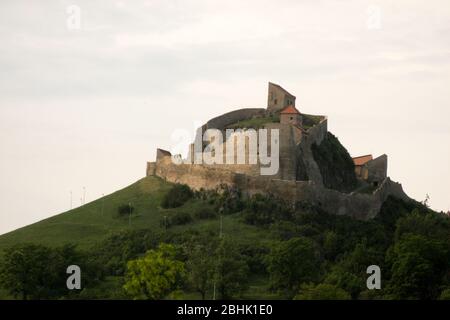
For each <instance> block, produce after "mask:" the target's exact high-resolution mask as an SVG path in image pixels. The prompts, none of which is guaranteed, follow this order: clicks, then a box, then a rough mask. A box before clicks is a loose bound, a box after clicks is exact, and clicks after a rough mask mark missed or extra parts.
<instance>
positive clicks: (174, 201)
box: [161, 184, 194, 208]
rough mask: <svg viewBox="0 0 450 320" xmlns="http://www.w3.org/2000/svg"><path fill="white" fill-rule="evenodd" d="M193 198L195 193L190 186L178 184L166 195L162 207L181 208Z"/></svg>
mask: <svg viewBox="0 0 450 320" xmlns="http://www.w3.org/2000/svg"><path fill="white" fill-rule="evenodd" d="M193 197H194V192H193V191H192V190H191V188H189V186H187V185H185V184H176V185H174V186H173V187H172V188H171V189H170V190H169V192H167V193H166V194H165V195H164V197H163V199H162V203H161V206H162V207H163V208H177V207H181V206H182V205H183V204H185V203H186V202H187V201H188V200H190V199H192V198H193Z"/></svg>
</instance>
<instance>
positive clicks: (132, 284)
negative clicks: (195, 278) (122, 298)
mask: <svg viewBox="0 0 450 320" xmlns="http://www.w3.org/2000/svg"><path fill="white" fill-rule="evenodd" d="M184 274H185V270H184V263H183V262H181V261H179V260H177V259H176V250H175V247H174V246H173V245H170V244H165V243H161V244H160V245H159V247H158V249H157V250H150V251H148V252H147V253H146V254H145V256H143V257H142V258H138V259H136V260H131V261H129V262H128V264H127V271H126V275H125V279H126V282H125V285H124V289H125V291H126V292H127V293H128V294H129V295H130V296H131V297H132V298H134V299H151V300H161V299H164V298H165V297H167V296H168V295H170V294H174V293H176V291H177V290H178V289H179V288H180V286H181V284H182V282H183V278H184Z"/></svg>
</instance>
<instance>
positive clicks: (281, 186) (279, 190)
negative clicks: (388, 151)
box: [147, 157, 410, 220]
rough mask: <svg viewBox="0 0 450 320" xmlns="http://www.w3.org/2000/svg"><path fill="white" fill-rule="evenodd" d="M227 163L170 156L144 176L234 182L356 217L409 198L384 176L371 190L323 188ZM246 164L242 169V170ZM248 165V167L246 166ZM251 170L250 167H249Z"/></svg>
mask: <svg viewBox="0 0 450 320" xmlns="http://www.w3.org/2000/svg"><path fill="white" fill-rule="evenodd" d="M226 167H227V165H224V166H223V167H222V166H221V167H220V168H217V166H216V165H214V166H205V165H195V164H194V165H191V164H179V165H177V164H174V163H172V160H171V158H170V157H164V158H162V159H160V160H158V161H157V162H149V163H148V164H147V176H152V175H155V176H158V177H160V178H162V179H164V180H166V181H168V182H172V183H183V184H187V185H189V186H190V187H191V188H192V189H195V190H199V189H201V188H203V189H215V188H217V187H219V186H220V185H221V184H226V185H229V186H236V187H238V188H239V189H240V190H241V191H242V192H243V195H244V196H251V195H254V194H256V193H263V194H272V195H274V196H275V197H277V198H280V199H283V200H285V201H288V202H291V203H292V204H295V203H296V202H299V201H302V202H303V201H304V202H309V203H311V204H314V205H316V206H318V207H320V208H321V209H323V210H324V211H326V212H328V213H330V214H337V215H348V216H351V217H354V218H356V219H361V220H367V219H372V218H374V217H375V216H376V215H377V214H378V213H379V212H380V209H381V206H382V205H383V203H384V201H386V199H387V198H388V196H390V195H392V196H395V197H397V198H400V199H403V200H406V201H409V200H410V198H409V197H408V196H407V195H406V194H405V193H404V191H403V189H402V186H401V184H399V183H396V182H393V181H391V180H390V179H389V178H386V179H385V180H384V181H383V183H382V184H381V185H380V186H379V187H378V189H376V191H375V192H374V193H372V194H363V193H349V194H347V193H341V192H339V191H336V190H332V189H327V188H324V187H323V186H322V185H320V184H317V183H315V182H314V181H293V180H280V179H272V178H271V177H269V176H250V175H247V174H245V173H237V172H235V170H236V168H233V169H227V168H226ZM244 167H245V165H244V166H243V168H242V170H243V171H244V172H245V168H244ZM247 169H249V168H247ZM249 170H251V169H249Z"/></svg>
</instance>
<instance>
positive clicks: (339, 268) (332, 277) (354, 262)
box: [325, 241, 384, 299]
mask: <svg viewBox="0 0 450 320" xmlns="http://www.w3.org/2000/svg"><path fill="white" fill-rule="evenodd" d="M383 259H384V257H383V254H382V253H381V252H379V251H377V250H375V249H374V248H372V247H369V246H367V244H366V242H365V241H363V242H361V243H358V244H356V246H355V248H354V249H353V250H352V251H350V252H348V253H346V254H345V255H344V256H343V257H342V258H341V259H340V260H339V261H338V263H337V264H335V265H334V266H333V267H332V268H331V271H330V272H329V273H328V274H327V276H326V277H325V282H326V283H329V284H333V285H336V286H337V287H339V288H342V289H343V290H345V291H346V292H348V293H350V295H351V297H352V299H357V298H358V296H359V294H360V292H361V291H363V290H365V289H366V279H367V273H366V271H367V267H368V266H370V265H380V266H381V265H382V262H383Z"/></svg>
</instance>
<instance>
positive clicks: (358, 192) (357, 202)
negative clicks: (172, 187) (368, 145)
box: [147, 82, 410, 219]
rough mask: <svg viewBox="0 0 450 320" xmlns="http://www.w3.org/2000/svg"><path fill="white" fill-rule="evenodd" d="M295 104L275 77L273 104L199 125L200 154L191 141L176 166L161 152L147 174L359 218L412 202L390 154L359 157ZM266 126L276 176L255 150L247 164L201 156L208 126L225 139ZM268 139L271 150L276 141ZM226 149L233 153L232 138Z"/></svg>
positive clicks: (322, 121) (271, 85)
mask: <svg viewBox="0 0 450 320" xmlns="http://www.w3.org/2000/svg"><path fill="white" fill-rule="evenodd" d="M295 102H296V97H295V96H294V95H292V94H290V93H289V92H288V91H286V90H285V89H283V88H282V87H281V86H279V85H277V84H274V83H270V82H269V88H268V98H267V108H246V109H238V110H234V111H231V112H228V113H225V114H223V115H221V116H219V117H216V118H213V119H211V120H209V121H208V122H206V123H205V124H204V125H203V126H201V127H200V128H199V129H198V130H197V134H196V138H195V139H196V142H197V143H200V145H201V150H200V152H199V150H198V149H196V148H195V145H194V144H191V146H190V152H189V155H188V158H187V159H185V161H184V162H183V163H182V164H176V163H174V162H173V160H172V155H171V153H170V152H168V151H165V150H162V149H157V155H156V161H155V162H148V163H147V176H158V177H160V178H162V179H164V180H167V181H169V182H174V183H183V184H187V185H189V186H190V187H191V188H193V189H197V190H198V189H201V188H203V189H215V188H218V187H219V186H220V185H228V186H230V187H236V188H239V189H240V190H241V192H242V193H243V195H247V196H249V195H252V194H255V193H265V194H267V193H270V194H273V195H274V196H276V197H279V198H281V199H283V200H286V201H290V202H291V203H292V204H294V205H295V204H297V203H298V202H308V203H311V204H314V205H317V206H319V207H320V208H322V209H323V210H325V211H327V212H329V213H332V214H339V215H349V216H352V217H355V218H358V219H370V218H373V217H375V216H376V215H377V214H378V212H379V211H380V208H381V205H382V204H383V202H384V201H385V200H386V199H387V198H388V196H390V195H392V196H395V197H397V198H401V199H404V200H410V199H409V197H408V196H407V195H406V194H405V193H404V192H403V189H402V186H401V185H400V184H399V183H396V182H393V181H391V180H390V179H389V177H388V176H387V156H386V155H382V156H380V157H378V158H376V159H373V157H372V156H371V155H367V156H362V157H356V158H353V159H352V158H351V157H350V156H349V154H348V152H347V150H346V149H345V148H344V147H343V146H342V145H341V144H340V143H339V141H338V140H337V139H336V138H335V137H334V136H333V135H332V134H331V133H330V132H328V126H327V124H328V119H327V117H326V116H320V115H308V114H304V113H302V112H301V111H299V110H298V108H297V107H296V104H295ZM260 128H264V129H267V130H268V131H269V132H270V131H271V129H278V132H279V141H276V142H277V144H278V146H277V147H278V148H279V170H277V172H276V173H275V174H273V175H261V169H262V168H264V167H265V166H266V165H265V164H262V163H261V162H260V161H251V159H250V157H249V156H248V154H246V161H245V163H241V164H235V163H233V164H227V163H225V162H226V161H224V164H204V163H201V162H198V161H196V160H198V159H199V157H200V158H201V157H202V152H203V151H205V147H206V145H205V143H204V141H203V140H202V138H203V135H204V133H205V132H206V131H207V130H208V129H218V130H220V131H222V132H223V136H224V137H225V136H226V130H227V129H260ZM268 140H269V141H268V149H269V150H271V147H272V146H271V141H272V140H271V139H268ZM234 143H235V142H234V141H233V145H234ZM258 144H259V142H258ZM234 146H235V145H234ZM235 147H236V146H235ZM223 149H224V150H226V144H225V143H224V144H223ZM248 150H249V148H248V146H245V151H246V152H248ZM224 154H225V152H224Z"/></svg>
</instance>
